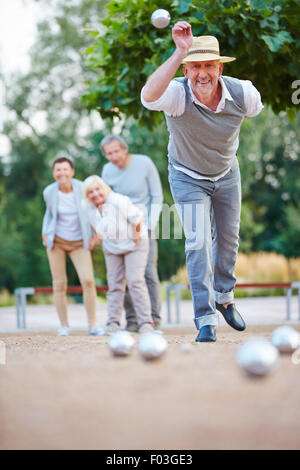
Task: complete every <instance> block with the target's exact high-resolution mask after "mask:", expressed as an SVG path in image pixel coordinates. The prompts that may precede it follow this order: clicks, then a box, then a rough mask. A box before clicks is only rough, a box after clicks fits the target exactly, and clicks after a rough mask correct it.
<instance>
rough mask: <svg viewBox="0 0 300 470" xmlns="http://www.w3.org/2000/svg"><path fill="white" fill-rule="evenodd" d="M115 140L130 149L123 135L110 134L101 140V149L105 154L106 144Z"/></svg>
mask: <svg viewBox="0 0 300 470" xmlns="http://www.w3.org/2000/svg"><path fill="white" fill-rule="evenodd" d="M114 140H116V141H117V142H119V144H120V145H121V147H122V148H123V149H126V150H128V145H127V143H126V141H125V140H124V139H123V137H121V136H120V135H113V134H109V135H107V136H106V137H104V138H103V139H102V140H101V142H100V148H101V151H102V153H103V154H104V155H105V152H104V146H105V145H108V144H110V143H111V142H113V141H114Z"/></svg>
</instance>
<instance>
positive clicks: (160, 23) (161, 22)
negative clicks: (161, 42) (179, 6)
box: [151, 9, 171, 29]
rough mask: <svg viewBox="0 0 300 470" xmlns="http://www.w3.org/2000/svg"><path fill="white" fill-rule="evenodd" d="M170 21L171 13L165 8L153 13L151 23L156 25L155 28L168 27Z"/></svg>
mask: <svg viewBox="0 0 300 470" xmlns="http://www.w3.org/2000/svg"><path fill="white" fill-rule="evenodd" d="M170 21H171V16H170V13H169V12H168V11H167V10H164V9H159V10H155V11H154V12H153V13H152V15H151V23H152V24H153V26H155V28H159V29H162V28H166V27H167V26H169V24H170Z"/></svg>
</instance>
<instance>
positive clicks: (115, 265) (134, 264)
mask: <svg viewBox="0 0 300 470" xmlns="http://www.w3.org/2000/svg"><path fill="white" fill-rule="evenodd" d="M148 247H149V241H148V240H143V239H142V240H140V242H139V243H138V244H137V246H136V248H135V250H134V251H130V252H127V253H124V254H120V255H114V254H112V253H108V252H104V255H105V264H106V269H107V282H108V289H109V290H108V293H107V311H108V321H107V324H110V323H113V322H116V323H118V324H120V320H121V314H122V310H123V302H124V295H125V286H126V281H127V286H128V290H129V293H130V297H131V299H132V303H133V306H134V310H135V312H136V316H137V322H138V325H139V326H141V325H142V324H143V323H152V317H151V303H150V297H149V292H148V289H147V285H146V281H145V268H146V263H147V258H148Z"/></svg>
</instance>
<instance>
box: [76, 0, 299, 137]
mask: <svg viewBox="0 0 300 470" xmlns="http://www.w3.org/2000/svg"><path fill="white" fill-rule="evenodd" d="M163 7H164V8H166V9H168V10H169V11H170V13H171V17H172V21H173V22H176V21H177V20H179V19H180V20H186V21H189V22H190V23H191V25H192V29H193V33H194V35H196V36H197V35H205V34H212V35H216V36H217V37H218V39H219V42H220V48H221V51H225V52H226V54H228V55H232V56H234V57H237V58H238V60H236V61H234V62H232V63H231V64H227V65H226V68H225V74H226V73H228V74H229V75H233V76H236V77H238V78H240V79H250V80H252V82H253V83H254V84H255V86H256V87H257V88H258V89H259V90H260V92H261V94H262V98H263V101H264V103H265V104H269V105H271V106H272V108H273V110H274V111H275V112H279V111H281V110H286V111H288V112H289V113H290V114H291V115H294V114H295V105H293V103H292V100H291V96H292V93H293V91H294V90H293V89H292V83H293V82H294V81H295V80H297V79H299V77H300V63H299V60H298V58H299V52H300V41H299V33H300V15H299V0H197V1H193V2H192V1H191V0H165V2H164V5H163ZM157 8H161V3H160V2H158V1H157V0H132V1H131V2H128V1H127V0H119V1H115V0H111V1H110V2H109V3H108V5H107V14H106V17H105V19H104V20H102V21H101V24H100V25H99V27H98V29H95V30H94V31H93V33H92V34H93V35H94V36H95V39H94V43H93V44H92V45H91V46H90V47H89V48H88V49H87V51H86V54H87V65H88V66H89V68H90V69H92V70H94V71H95V72H96V73H97V75H96V77H94V78H93V79H92V80H87V82H88V85H89V86H88V88H87V91H86V93H85V100H86V103H87V105H88V106H89V108H90V109H96V110H98V111H99V112H100V114H101V116H102V117H103V118H107V117H110V118H111V117H114V116H120V115H121V113H123V114H125V115H126V117H127V118H128V117H130V116H133V117H134V118H135V119H137V120H139V123H143V124H145V125H146V126H148V127H149V128H152V127H153V126H155V124H157V123H159V122H161V119H162V115H161V114H160V113H151V112H150V111H148V110H146V109H144V108H143V107H142V106H141V105H140V97H139V94H140V91H141V88H142V86H143V84H144V83H145V82H146V80H147V78H148V76H149V75H150V74H151V73H152V72H153V71H154V70H155V69H156V68H157V67H158V66H159V65H160V64H161V63H162V62H163V61H164V60H166V59H167V58H168V57H169V56H170V55H171V53H172V51H173V50H174V43H173V41H172V38H171V32H170V29H169V28H166V29H162V30H158V29H156V28H154V27H153V26H152V24H151V23H150V17H151V14H152V12H153V11H154V10H156V9H157ZM103 27H104V28H105V34H103ZM179 73H181V72H179Z"/></svg>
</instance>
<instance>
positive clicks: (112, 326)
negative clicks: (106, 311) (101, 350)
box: [104, 322, 120, 336]
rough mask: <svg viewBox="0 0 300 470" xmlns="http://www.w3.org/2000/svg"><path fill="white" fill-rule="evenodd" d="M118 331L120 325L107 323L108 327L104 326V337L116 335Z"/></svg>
mask: <svg viewBox="0 0 300 470" xmlns="http://www.w3.org/2000/svg"><path fill="white" fill-rule="evenodd" d="M119 329H120V325H119V324H118V323H116V322H113V323H109V325H107V326H106V328H105V333H104V334H105V335H109V336H110V335H113V334H114V333H116V332H117V331H119Z"/></svg>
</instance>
